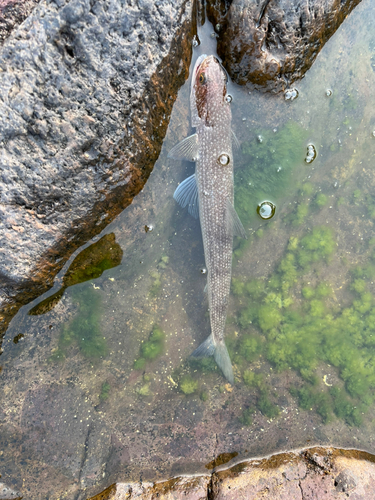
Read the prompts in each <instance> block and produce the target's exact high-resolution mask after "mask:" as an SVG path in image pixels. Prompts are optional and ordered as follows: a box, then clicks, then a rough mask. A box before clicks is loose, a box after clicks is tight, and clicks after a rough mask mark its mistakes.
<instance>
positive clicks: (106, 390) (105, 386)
mask: <svg viewBox="0 0 375 500" xmlns="http://www.w3.org/2000/svg"><path fill="white" fill-rule="evenodd" d="M110 391H111V385H110V383H109V382H103V383H102V387H101V390H100V394H99V400H100V402H104V401H106V400H107V399H108V398H109V394H110Z"/></svg>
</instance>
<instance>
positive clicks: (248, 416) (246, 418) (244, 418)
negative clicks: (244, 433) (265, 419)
mask: <svg viewBox="0 0 375 500" xmlns="http://www.w3.org/2000/svg"><path fill="white" fill-rule="evenodd" d="M254 411H255V408H245V409H244V410H243V412H242V414H241V415H240V417H239V421H240V422H241V424H243V425H245V426H246V427H250V425H252V423H253V413H254Z"/></svg>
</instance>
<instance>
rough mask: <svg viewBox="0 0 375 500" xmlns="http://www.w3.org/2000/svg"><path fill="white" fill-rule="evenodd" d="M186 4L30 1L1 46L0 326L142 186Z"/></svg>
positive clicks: (165, 109) (164, 120) (168, 92)
mask: <svg viewBox="0 0 375 500" xmlns="http://www.w3.org/2000/svg"><path fill="white" fill-rule="evenodd" d="M7 5H8V6H10V5H11V4H10V3H8V4H7ZM191 7H192V5H191V2H190V1H188V2H186V1H185V0H184V1H182V0H180V1H177V2H161V3H158V2H156V3H155V2H147V1H145V2H138V3H137V4H136V5H135V4H134V3H133V2H131V1H128V2H120V1H115V2H111V4H110V5H109V4H108V3H107V2H105V1H100V0H97V1H94V2H89V1H88V0H70V1H59V2H42V3H40V4H39V5H38V6H37V7H36V8H34V10H33V12H32V13H31V15H30V16H29V17H28V18H27V19H26V20H25V21H24V22H23V24H22V25H20V26H19V27H18V28H17V29H13V31H12V33H11V34H10V35H9V36H8V38H7V39H6V40H5V42H4V43H3V45H2V47H1V63H0V110H1V113H0V114H1V119H0V131H1V137H0V147H1V150H0V234H1V238H0V259H1V266H0V287H1V295H0V311H1V315H0V321H1V331H4V330H5V328H6V325H7V324H8V322H9V320H10V318H11V317H12V316H13V315H14V313H15V312H16V311H17V309H18V308H19V307H20V305H22V304H24V303H27V302H29V301H30V300H32V299H33V298H35V297H36V296H38V295H40V294H41V293H43V292H44V291H46V290H47V289H48V288H49V287H50V286H51V284H52V283H53V279H54V276H55V275H56V273H57V272H58V271H59V270H60V269H61V268H62V266H63V264H64V263H65V262H66V260H67V258H68V257H69V256H70V255H71V254H72V252H73V251H74V250H75V249H76V248H77V247H79V246H80V245H82V244H83V243H85V242H86V241H87V240H89V239H90V238H91V237H92V236H93V235H95V234H98V233H99V232H100V231H101V230H102V229H103V227H105V226H106V225H107V224H108V223H109V222H110V221H111V220H113V218H114V217H115V216H116V215H117V214H118V213H119V212H120V211H121V210H123V209H124V208H125V207H126V206H127V205H129V203H131V200H132V199H133V197H134V196H135V195H136V194H137V193H138V192H139V191H140V190H141V189H142V187H143V185H144V183H145V182H146V180H147V178H148V176H149V174H150V172H151V170H152V168H153V165H154V162H155V160H156V159H157V157H158V155H159V152H160V148H161V144H162V140H163V138H164V135H165V132H166V128H167V125H168V122H169V117H170V113H171V110H172V105H173V102H174V100H175V97H176V93H177V90H178V89H179V87H180V86H181V84H182V83H183V82H184V81H185V79H186V77H187V74H188V73H187V71H188V67H189V63H190V57H191V17H192V16H191Z"/></svg>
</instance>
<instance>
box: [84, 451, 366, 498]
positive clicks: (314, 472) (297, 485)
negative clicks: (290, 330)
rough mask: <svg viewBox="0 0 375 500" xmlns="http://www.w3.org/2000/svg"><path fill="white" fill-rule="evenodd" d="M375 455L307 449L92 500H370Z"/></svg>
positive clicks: (121, 487) (123, 487)
mask: <svg viewBox="0 0 375 500" xmlns="http://www.w3.org/2000/svg"><path fill="white" fill-rule="evenodd" d="M374 485H375V465H374V456H373V455H370V454H368V453H364V452H360V451H356V450H340V449H335V448H311V449H307V450H301V451H297V452H290V453H281V454H278V455H273V456H271V457H269V458H265V459H259V460H251V461H248V462H241V463H239V464H237V465H234V466H233V467H231V468H229V469H227V470H218V471H215V472H213V473H212V474H211V475H208V474H207V475H202V476H196V477H177V478H174V479H170V480H169V481H165V482H160V483H117V484H113V485H112V486H110V487H109V488H108V489H107V490H105V491H104V492H102V493H100V494H98V495H96V496H95V497H92V498H91V500H124V499H128V500H131V499H133V498H138V499H139V500H146V499H147V500H153V499H156V498H162V499H166V500H167V499H168V500H174V499H180V498H186V499H189V500H204V499H211V500H213V499H216V500H237V499H239V498H263V499H269V500H284V499H290V500H323V499H324V500H325V499H326V500H332V499H335V498H336V499H340V498H342V499H344V498H352V499H356V500H360V499H361V500H367V499H368V500H370V499H372V498H373V492H374Z"/></svg>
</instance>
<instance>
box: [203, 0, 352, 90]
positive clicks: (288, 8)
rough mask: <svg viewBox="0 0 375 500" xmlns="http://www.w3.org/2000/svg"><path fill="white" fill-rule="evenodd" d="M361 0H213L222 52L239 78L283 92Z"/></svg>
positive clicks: (232, 74) (211, 11) (211, 16)
mask: <svg viewBox="0 0 375 500" xmlns="http://www.w3.org/2000/svg"><path fill="white" fill-rule="evenodd" d="M360 1H361V0H348V1H346V2H343V1H340V0H302V1H297V0H294V1H290V0H272V1H270V0H263V1H261V2H253V1H250V0H234V1H233V2H229V1H228V0H209V1H208V17H209V20H210V21H211V22H212V24H213V25H214V26H215V29H216V32H217V35H218V47H217V50H218V54H219V56H220V57H221V58H222V59H223V64H224V66H225V68H226V69H227V71H228V73H229V75H230V77H231V78H232V80H234V81H235V82H236V83H238V84H240V85H245V84H247V83H251V84H252V85H254V86H255V87H256V88H257V89H260V90H262V91H271V92H280V91H282V90H285V89H286V88H288V87H289V86H290V85H291V84H292V83H293V82H294V81H295V80H298V79H300V78H302V77H303V76H304V74H305V73H306V71H307V70H308V69H309V68H310V67H311V65H312V64H313V62H314V61H315V59H316V57H317V55H318V53H319V52H320V50H321V49H322V47H323V46H324V44H325V43H326V42H327V40H329V38H330V37H331V36H332V35H333V34H334V33H335V31H336V30H337V28H338V27H339V26H340V24H341V23H342V22H343V20H344V19H345V17H346V16H347V15H348V14H349V13H350V12H351V11H352V9H353V8H354V7H355V6H356V5H358V3H359V2H360Z"/></svg>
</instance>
